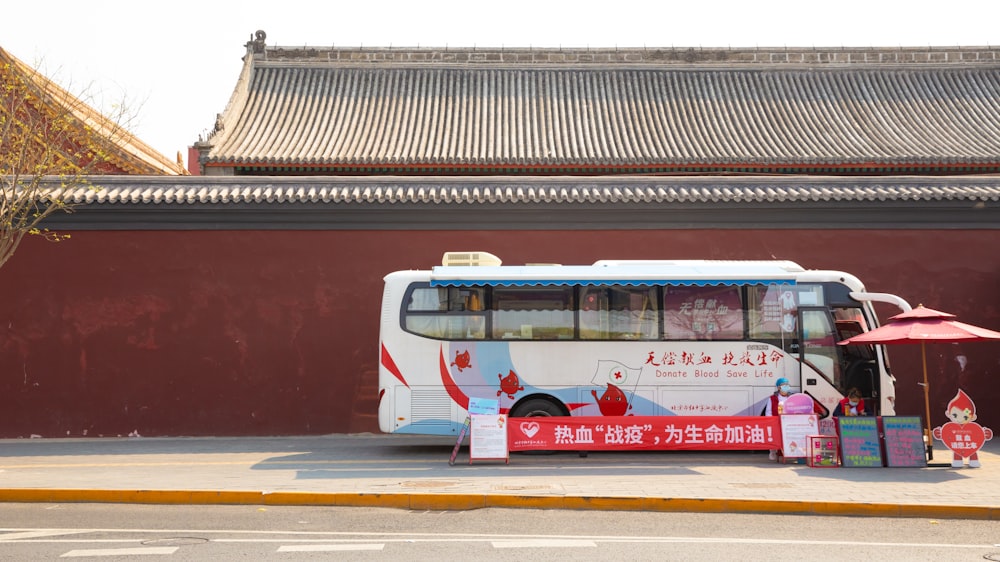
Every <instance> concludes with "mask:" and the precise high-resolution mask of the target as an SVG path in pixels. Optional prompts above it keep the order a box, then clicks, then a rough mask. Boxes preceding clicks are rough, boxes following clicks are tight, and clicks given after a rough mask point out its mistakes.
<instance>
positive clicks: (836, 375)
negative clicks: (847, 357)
mask: <svg viewBox="0 0 1000 562" xmlns="http://www.w3.org/2000/svg"><path fill="white" fill-rule="evenodd" d="M801 312H802V358H803V360H804V361H805V362H806V363H808V364H810V365H812V366H813V368H815V369H816V370H817V371H818V372H819V373H820V374H822V375H823V376H824V377H826V379H827V380H829V381H830V382H831V383H832V384H833V386H834V387H835V388H841V387H842V386H843V383H842V381H841V380H840V378H841V368H840V360H839V358H838V355H837V352H838V350H837V331H836V330H835V329H834V325H833V323H832V321H831V318H830V314H829V312H828V311H827V310H825V309H823V310H802V311H801Z"/></svg>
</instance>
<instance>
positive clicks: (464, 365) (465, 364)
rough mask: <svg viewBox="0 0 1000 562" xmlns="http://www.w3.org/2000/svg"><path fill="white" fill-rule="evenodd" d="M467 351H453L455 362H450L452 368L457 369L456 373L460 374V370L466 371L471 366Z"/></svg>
mask: <svg viewBox="0 0 1000 562" xmlns="http://www.w3.org/2000/svg"><path fill="white" fill-rule="evenodd" d="M470 357H471V356H470V355H469V350H468V349H466V350H465V351H463V352H462V353H459V352H458V351H457V350H456V351H455V360H454V361H452V362H451V366H452V367H458V372H462V369H468V368H469V367H470V366H471V365H472V361H471V359H470Z"/></svg>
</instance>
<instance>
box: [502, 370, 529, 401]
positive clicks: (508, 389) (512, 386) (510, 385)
mask: <svg viewBox="0 0 1000 562" xmlns="http://www.w3.org/2000/svg"><path fill="white" fill-rule="evenodd" d="M497 378H498V379H500V390H498V391H497V396H500V395H501V394H506V395H507V397H508V398H510V399H511V400H513V399H514V394H515V393H517V391H519V390H524V387H523V386H521V385H520V382H521V381H520V380H519V379H518V378H517V373H515V372H514V371H511V372H510V374H509V375H507V376H506V377H505V376H503V375H501V374H500V373H497Z"/></svg>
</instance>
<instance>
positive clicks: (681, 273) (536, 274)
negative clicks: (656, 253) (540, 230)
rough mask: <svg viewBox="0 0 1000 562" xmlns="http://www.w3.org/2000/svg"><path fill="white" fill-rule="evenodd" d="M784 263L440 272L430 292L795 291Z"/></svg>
mask: <svg viewBox="0 0 1000 562" xmlns="http://www.w3.org/2000/svg"><path fill="white" fill-rule="evenodd" d="M786 263H787V262H774V264H771V263H769V262H746V263H741V262H719V263H715V264H711V265H704V266H700V267H695V266H691V265H676V264H662V265H657V264H642V265H593V266H580V265H538V266H488V267H476V266H439V267H435V268H434V269H433V270H432V271H431V286H432V287H472V286H478V287H481V286H491V287H497V286H500V287H529V286H566V285H570V286H572V285H685V286H717V285H770V284H787V285H794V284H795V275H794V272H793V271H789V269H788V268H786V267H782V265H783V264H786ZM800 271H801V269H800Z"/></svg>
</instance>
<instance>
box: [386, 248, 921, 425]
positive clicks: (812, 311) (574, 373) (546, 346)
mask: <svg viewBox="0 0 1000 562" xmlns="http://www.w3.org/2000/svg"><path fill="white" fill-rule="evenodd" d="M873 301H880V302H887V303H891V304H894V305H896V306H898V307H899V308H900V309H901V310H909V308H910V306H909V304H907V303H906V301H904V300H903V299H901V298H899V297H896V296H894V295H889V294H884V293H869V292H867V291H866V290H865V287H864V285H863V284H862V283H861V281H859V280H858V279H857V278H856V277H854V276H853V275H850V274H848V273H843V272H839V271H814V270H806V269H804V268H802V267H801V266H799V265H798V264H796V263H793V262H790V261H709V260H680V261H669V260H649V261H635V260H630V261H613V260H602V261H598V262H596V263H594V264H593V265H579V266H573V265H554V264H538V265H530V264H529V265H517V266H509V265H502V264H501V262H500V260H499V259H498V258H497V257H496V256H493V255H491V254H488V253H486V252H449V253H446V254H445V256H444V260H443V263H442V265H441V266H437V267H433V268H432V269H430V270H423V271H397V272H394V273H390V274H389V275H387V276H386V277H385V287H384V293H383V297H382V316H381V327H380V334H379V338H380V346H379V347H380V352H381V355H380V359H379V395H380V396H379V428H380V429H381V430H382V431H383V432H387V433H394V432H399V433H418V434H431V435H452V434H457V433H458V431H459V430H460V429H461V426H462V424H463V422H464V421H465V417H466V412H467V408H468V405H469V398H470V397H471V398H481V399H494V400H498V401H499V407H500V411H501V412H502V413H508V414H509V415H510V416H512V417H529V416H576V415H580V416H595V415H596V416H600V415H604V416H627V415H637V416H649V415H663V416H670V415H678V416H692V415H694V416H700V415H705V416H748V415H758V414H760V413H761V411H762V410H763V407H764V402H765V400H766V399H767V398H768V397H769V396H770V395H771V394H772V393H773V392H774V390H775V381H776V380H777V379H778V378H781V377H784V378H787V379H789V380H790V381H791V385H792V387H793V389H794V391H795V392H804V393H807V394H809V395H810V396H812V397H813V399H814V400H815V401H816V402H818V403H819V404H821V405H822V407H823V408H824V409H825V410H826V411H827V413H828V412H830V411H833V409H834V408H835V407H836V404H837V402H838V401H839V400H840V399H841V398H842V397H843V396H844V395H845V394H846V392H847V391H848V390H849V389H850V388H858V389H859V390H860V391H861V393H862V395H863V396H864V397H865V403H866V404H871V405H873V406H874V408H875V412H873V413H874V414H876V415H893V414H894V406H893V402H894V399H895V389H894V385H893V377H892V375H891V374H890V371H889V368H888V364H887V360H886V356H885V351H884V349H883V348H882V347H881V346H856V345H851V346H838V345H837V342H838V341H841V340H844V339H846V338H848V337H850V336H852V335H855V334H857V333H860V332H864V331H868V330H870V329H872V328H874V327H876V326H877V325H878V320H877V318H876V316H875V311H874V309H873V306H872V302H873Z"/></svg>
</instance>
